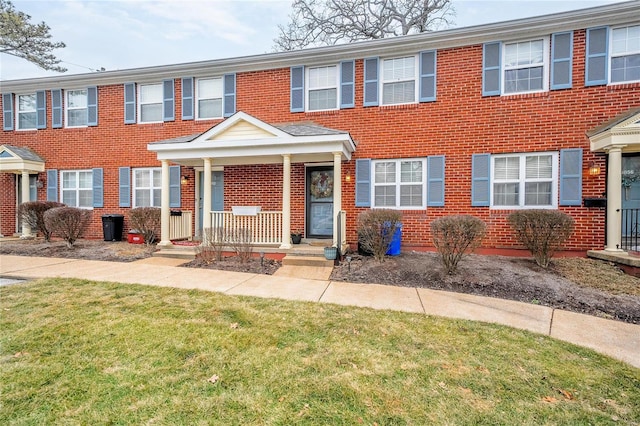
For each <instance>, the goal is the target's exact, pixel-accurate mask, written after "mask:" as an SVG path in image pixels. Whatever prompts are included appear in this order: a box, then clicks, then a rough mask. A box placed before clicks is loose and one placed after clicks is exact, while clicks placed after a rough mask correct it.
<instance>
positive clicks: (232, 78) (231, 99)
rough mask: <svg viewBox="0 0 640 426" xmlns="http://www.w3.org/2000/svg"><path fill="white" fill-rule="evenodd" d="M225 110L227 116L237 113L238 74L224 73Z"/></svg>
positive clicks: (224, 113)
mask: <svg viewBox="0 0 640 426" xmlns="http://www.w3.org/2000/svg"><path fill="white" fill-rule="evenodd" d="M223 82H224V89H223V90H224V103H223V107H224V112H223V115H224V116H225V117H231V116H232V115H233V114H235V113H236V75H235V74H225V75H224V80H223Z"/></svg>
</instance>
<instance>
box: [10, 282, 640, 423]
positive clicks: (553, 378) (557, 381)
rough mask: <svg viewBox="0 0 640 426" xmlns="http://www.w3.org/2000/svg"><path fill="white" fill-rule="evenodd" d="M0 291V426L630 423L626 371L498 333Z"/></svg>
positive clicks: (197, 302) (154, 297)
mask: <svg viewBox="0 0 640 426" xmlns="http://www.w3.org/2000/svg"><path fill="white" fill-rule="evenodd" d="M0 292H1V297H0V311H1V312H2V314H1V315H0V363H1V365H0V424H220V425H235V424H238V425H239V424H242V425H265V424H270V425H285V424H286V425H290V424H300V425H318V424H326V425H336V424H345V425H358V424H364V425H374V424H377V425H392V424H393V425H404V424H407V425H409V424H413V425H426V424H456V425H476V424H492V425H493V424H505V425H506V424H509V425H511V424H529V425H533V424H536V425H538V424H566V425H574V424H638V423H640V411H639V410H638V407H640V387H638V383H640V370H638V369H635V368H633V367H630V366H628V365H625V364H623V363H621V362H618V361H614V360H612V359H610V358H607V357H605V356H602V355H599V354H596V353H595V352H593V351H590V350H588V349H584V348H580V347H577V346H573V345H571V344H568V343H564V342H560V341H556V340H553V339H550V338H548V337H544V336H540V335H535V334H532V333H528V332H525V331H522V330H515V329H511V328H508V327H501V326H497V325H488V324H482V323H475V322H468V321H461V320H448V319H441V318H433V317H428V316H425V315H415V314H407V313H398V312H390V311H374V310H370V309H359V308H352V307H341V306H334V305H326V304H310V303H300V302H286V301H281V300H268V299H253V298H241V297H229V296H225V295H222V294H217V293H207V292H199V291H184V290H176V289H170V288H151V287H143V286H136V285H117V284H110V283H94V282H88V281H80V280H64V279H49V280H40V281H36V282H30V283H23V284H17V285H10V286H6V287H1V288H0Z"/></svg>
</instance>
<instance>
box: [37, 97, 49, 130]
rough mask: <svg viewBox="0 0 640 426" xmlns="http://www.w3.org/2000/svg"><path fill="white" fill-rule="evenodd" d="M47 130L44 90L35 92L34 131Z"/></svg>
mask: <svg viewBox="0 0 640 426" xmlns="http://www.w3.org/2000/svg"><path fill="white" fill-rule="evenodd" d="M46 128H47V95H46V93H45V91H44V90H40V91H38V92H36V129H46Z"/></svg>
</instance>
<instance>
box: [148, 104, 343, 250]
mask: <svg viewBox="0 0 640 426" xmlns="http://www.w3.org/2000/svg"><path fill="white" fill-rule="evenodd" d="M148 149H149V150H150V151H154V152H156V154H157V157H158V159H159V160H160V162H161V164H162V191H161V192H162V198H161V211H162V213H161V216H162V218H161V228H162V229H161V236H162V237H161V238H162V240H161V241H160V243H159V246H160V247H162V248H163V250H164V249H167V248H171V246H172V245H173V243H172V242H171V240H170V239H168V238H165V236H171V235H175V234H176V233H175V232H174V230H173V227H174V226H176V225H175V219H174V221H173V222H172V220H171V219H172V218H171V209H170V207H169V193H170V191H171V190H172V188H170V186H169V164H170V163H177V164H180V165H182V166H184V167H187V168H188V170H191V169H192V170H193V173H192V174H191V175H190V176H191V177H192V178H193V179H194V181H195V182H194V185H193V186H192V187H190V189H189V190H190V191H191V188H193V191H194V194H187V197H183V198H185V199H190V197H191V195H193V199H194V206H193V207H194V211H195V214H196V218H195V220H194V222H195V223H196V229H202V232H201V233H200V234H199V235H193V237H196V238H201V239H202V240H203V241H204V242H205V243H207V242H211V241H213V242H217V240H219V239H229V238H230V236H234V237H237V236H238V235H239V233H243V237H244V238H246V239H247V240H250V241H251V244H252V245H253V246H255V247H256V248H257V249H256V251H265V250H269V251H271V250H278V251H280V252H287V251H289V250H291V249H292V244H291V239H290V238H291V232H292V230H294V231H296V232H297V231H298V228H299V226H300V224H299V223H300V220H299V219H297V226H296V228H295V229H292V212H295V213H296V215H297V216H296V217H298V218H299V217H300V216H299V215H300V214H301V213H300V211H301V209H304V210H305V212H304V214H305V227H306V232H305V234H306V236H307V237H308V238H310V237H313V238H314V239H324V241H326V242H327V245H331V246H334V247H339V248H340V249H341V250H344V248H345V247H346V229H345V224H346V213H345V211H344V210H343V209H342V185H343V184H342V174H343V173H342V162H343V161H349V160H350V159H351V154H352V153H353V152H354V151H355V143H354V142H353V140H352V139H351V137H350V135H349V134H348V133H347V132H343V131H339V130H334V129H329V128H326V127H322V126H318V125H315V124H313V123H309V122H306V123H291V124H281V125H270V124H267V123H264V122H262V121H260V120H258V119H256V118H255V117H252V116H250V115H248V114H245V113H242V112H238V113H236V114H235V115H233V116H232V117H230V118H228V119H227V120H225V121H223V122H221V123H220V124H218V125H216V126H214V127H212V128H211V129H209V130H208V131H206V132H204V133H202V134H200V135H192V136H186V137H182V138H176V139H171V140H165V141H160V142H155V143H151V144H149V145H148ZM271 165H273V166H271ZM184 167H183V170H185V168H184ZM252 167H253V168H252ZM256 167H261V169H260V170H261V171H263V172H265V173H267V174H268V177H269V179H266V180H265V178H264V176H261V175H260V174H259V173H258V172H257V171H256V170H257V169H256ZM303 167H304V173H305V175H304V176H305V177H304V180H305V182H304V185H305V186H304V194H305V195H304V197H306V198H305V199H304V200H303V199H301V196H302V194H301V188H302V187H301V185H302V183H301V182H299V180H300V173H301V172H300V171H301V170H303ZM292 169H293V170H295V171H296V173H297V174H296V181H295V182H293V184H294V185H293V186H294V188H293V189H294V191H292ZM230 170H234V171H235V173H236V175H237V174H238V170H243V171H244V170H246V172H245V173H246V174H245V175H243V176H241V180H240V181H238V179H236V181H235V182H234V185H235V186H233V188H227V187H226V186H224V188H225V189H223V185H227V182H226V180H227V177H228V176H227V174H228V173H230ZM265 170H266V171H265ZM252 172H253V175H252ZM236 177H237V176H236ZM280 179H281V185H279V186H278V187H277V188H272V189H273V191H272V193H273V197H272V196H269V199H267V200H266V199H265V198H264V197H265V195H264V187H265V186H266V185H271V186H273V183H274V182H278V181H280ZM311 183H313V184H314V185H316V186H315V187H310V185H311ZM209 189H211V190H209ZM234 191H236V192H238V191H243V192H248V193H249V196H247V195H245V198H244V199H245V200H246V199H249V200H252V197H251V194H252V193H253V192H255V193H256V197H254V198H255V199H256V201H255V202H254V203H243V204H244V205H236V204H234V203H228V202H227V199H233V198H234ZM261 191H262V192H261ZM225 192H226V193H225ZM198 194H201V195H198ZM309 194H311V195H309ZM260 197H262V199H261V198H260ZM274 197H277V198H274ZM236 198H237V197H236ZM261 201H262V202H261ZM250 204H254V205H250ZM292 205H293V207H292ZM206 206H211V207H210V208H206ZM274 206H275V207H276V208H275V209H274V208H273V207H274ZM185 207H186V209H187V210H190V208H191V206H185ZM309 224H313V226H308V225H309ZM180 226H184V224H181V225H180ZM194 234H198V233H197V232H196V233H194Z"/></svg>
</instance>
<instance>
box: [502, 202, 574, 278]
mask: <svg viewBox="0 0 640 426" xmlns="http://www.w3.org/2000/svg"><path fill="white" fill-rule="evenodd" d="M508 220H509V224H511V227H512V228H513V229H514V231H515V233H516V238H517V239H518V241H519V242H520V243H522V245H524V246H525V247H526V248H527V249H528V250H529V251H530V252H531V255H532V256H533V258H534V259H535V261H536V263H537V264H538V265H540V266H542V267H543V268H547V267H548V266H549V262H550V261H551V258H552V257H553V255H554V253H555V252H556V251H558V249H560V248H561V247H562V245H563V244H564V242H565V241H566V240H567V239H568V238H569V237H570V236H571V234H572V233H573V227H574V220H573V218H572V217H571V216H569V215H568V214H566V213H563V212H561V211H558V210H537V209H530V210H519V211H516V212H513V213H511V214H510V215H509V218H508Z"/></svg>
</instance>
